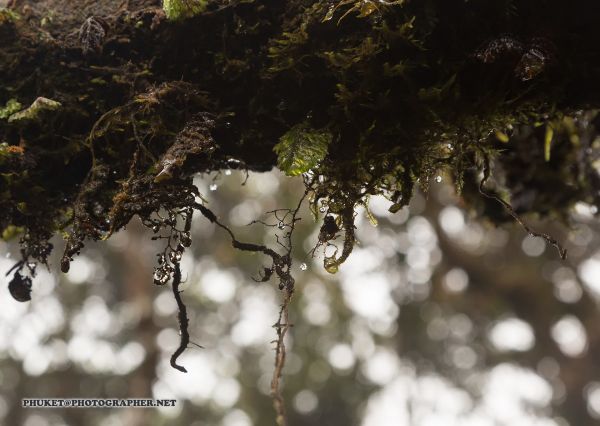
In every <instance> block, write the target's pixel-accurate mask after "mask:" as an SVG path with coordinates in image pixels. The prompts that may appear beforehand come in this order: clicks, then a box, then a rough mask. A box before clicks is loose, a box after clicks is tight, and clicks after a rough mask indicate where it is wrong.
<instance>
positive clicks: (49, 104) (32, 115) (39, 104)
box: [8, 97, 62, 123]
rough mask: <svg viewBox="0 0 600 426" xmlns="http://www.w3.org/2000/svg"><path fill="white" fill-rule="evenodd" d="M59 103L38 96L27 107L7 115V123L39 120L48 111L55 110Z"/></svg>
mask: <svg viewBox="0 0 600 426" xmlns="http://www.w3.org/2000/svg"><path fill="white" fill-rule="evenodd" d="M61 106H62V105H61V103H60V102H57V101H53V100H52V99H48V98H44V97H39V98H37V99H36V100H35V101H34V102H33V103H32V104H31V106H30V107H29V108H27V109H24V110H23V111H19V112H16V113H14V114H12V115H11V116H10V117H8V122H9V123H22V122H27V121H37V120H40V119H41V118H42V116H43V114H45V113H46V112H48V111H56V110H58V109H59V108H60V107H61Z"/></svg>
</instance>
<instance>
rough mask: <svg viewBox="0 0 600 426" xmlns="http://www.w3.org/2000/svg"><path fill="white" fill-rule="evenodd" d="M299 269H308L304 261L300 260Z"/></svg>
mask: <svg viewBox="0 0 600 426" xmlns="http://www.w3.org/2000/svg"><path fill="white" fill-rule="evenodd" d="M300 269H302V270H303V271H306V270H307V269H308V265H307V264H306V263H304V262H302V263H301V264H300Z"/></svg>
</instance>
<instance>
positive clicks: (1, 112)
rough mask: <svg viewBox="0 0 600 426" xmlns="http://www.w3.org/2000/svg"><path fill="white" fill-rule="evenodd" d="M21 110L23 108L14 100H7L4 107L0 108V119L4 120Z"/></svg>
mask: <svg viewBox="0 0 600 426" xmlns="http://www.w3.org/2000/svg"><path fill="white" fill-rule="evenodd" d="M22 108H23V106H22V105H21V103H20V102H19V101H17V100H16V99H9V100H8V101H7V102H6V105H5V106H4V107H2V108H0V119H6V118H8V117H10V116H11V115H12V114H14V113H15V112H17V111H20V110H21V109H22Z"/></svg>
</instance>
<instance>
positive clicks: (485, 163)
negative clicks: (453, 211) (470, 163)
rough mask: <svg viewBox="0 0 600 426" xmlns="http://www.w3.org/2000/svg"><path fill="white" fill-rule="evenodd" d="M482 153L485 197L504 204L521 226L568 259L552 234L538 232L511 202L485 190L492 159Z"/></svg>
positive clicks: (482, 184)
mask: <svg viewBox="0 0 600 426" xmlns="http://www.w3.org/2000/svg"><path fill="white" fill-rule="evenodd" d="M481 154H482V156H483V178H482V179H481V181H480V182H479V192H480V193H481V194H482V195H483V196H484V197H487V198H490V199H492V200H496V201H497V202H499V203H500V204H502V206H504V208H505V209H506V211H508V213H509V214H510V215H511V216H512V217H513V219H514V220H516V221H517V222H518V223H519V225H521V227H523V229H525V231H526V232H527V233H528V234H529V235H530V236H532V237H540V238H543V239H544V240H546V242H547V243H549V244H552V245H553V246H554V247H555V248H556V249H557V250H558V254H559V255H560V258H561V259H563V260H564V259H566V258H567V250H566V249H565V248H564V247H563V246H562V245H561V244H560V243H559V242H558V241H557V240H556V239H555V238H554V237H552V236H551V235H548V234H546V233H543V232H537V231H534V230H533V229H531V228H530V227H529V226H528V225H527V224H526V223H525V222H524V221H523V219H521V217H520V216H519V215H518V214H517V213H516V212H515V210H514V209H513V207H512V206H511V205H510V204H509V203H507V202H506V201H504V200H503V199H502V198H500V197H498V196H497V195H495V194H492V193H490V192H487V191H486V190H485V188H484V186H485V183H486V181H487V180H488V178H489V177H490V160H489V158H488V156H487V155H486V154H485V153H484V152H481Z"/></svg>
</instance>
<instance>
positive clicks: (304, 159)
mask: <svg viewBox="0 0 600 426" xmlns="http://www.w3.org/2000/svg"><path fill="white" fill-rule="evenodd" d="M332 139H333V136H332V135H331V133H329V132H328V131H327V130H315V129H313V128H312V127H310V126H309V125H308V124H307V123H301V124H297V125H295V126H294V127H292V128H291V129H290V130H289V131H287V132H286V133H285V134H284V135H283V136H282V137H281V138H280V139H279V143H278V144H277V145H275V147H274V148H273V151H275V153H276V154H277V167H279V169H280V170H282V171H283V172H285V174H286V175H288V176H297V175H299V174H302V173H305V172H307V171H309V170H310V169H311V168H313V167H314V166H316V165H317V164H318V163H319V162H320V161H321V160H323V158H325V155H327V149H328V147H329V144H330V143H331V140H332Z"/></svg>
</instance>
